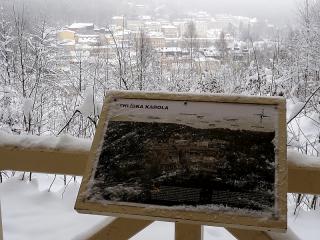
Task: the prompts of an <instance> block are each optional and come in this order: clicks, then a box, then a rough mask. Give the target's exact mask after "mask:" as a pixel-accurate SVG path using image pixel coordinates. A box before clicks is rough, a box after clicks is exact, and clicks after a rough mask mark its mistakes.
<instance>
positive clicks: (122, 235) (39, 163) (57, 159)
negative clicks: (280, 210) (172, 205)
mask: <svg viewBox="0 0 320 240" xmlns="http://www.w3.org/2000/svg"><path fill="white" fill-rule="evenodd" d="M88 155H89V152H88V151H87V150H77V151H72V150H62V149H44V148H20V147H18V146H6V147H0V170H14V171H26V172H29V171H30V172H41V173H52V174H68V175H77V176H82V175H83V173H84V171H85V167H86V164H87V161H88ZM290 157H291V156H290V154H288V179H289V180H288V181H289V183H288V192H291V193H309V194H320V184H319V182H320V165H319V167H310V166H307V165H301V164H298V163H297V162H296V161H292V160H291V159H290ZM151 223H152V221H148V220H136V219H135V220H133V219H125V218H112V220H111V221H110V222H109V223H108V224H107V225H106V226H105V227H103V228H102V229H100V230H99V231H98V232H96V233H94V234H92V235H91V236H89V237H88V239H90V240H97V239H99V240H100V239H101V240H102V239H108V240H127V239H129V238H131V237H132V236H134V235H135V234H137V233H138V232H139V231H141V230H142V229H144V228H146V227H147V226H148V225H150V224H151ZM1 228H2V227H1V215H0V240H1V238H2V236H1V235H2V229H1ZM227 230H228V231H229V232H230V233H231V234H232V235H233V236H235V237H236V238H237V239H239V240H271V239H277V237H278V236H281V234H279V235H277V234H275V233H272V234H268V233H267V232H263V231H255V230H244V229H234V228H227ZM202 232H203V226H200V225H192V224H184V223H175V239H176V240H200V239H202ZM271 235H272V237H271ZM281 237H282V239H288V240H293V239H296V238H294V237H293V235H292V234H288V235H285V236H283V235H282V236H281Z"/></svg>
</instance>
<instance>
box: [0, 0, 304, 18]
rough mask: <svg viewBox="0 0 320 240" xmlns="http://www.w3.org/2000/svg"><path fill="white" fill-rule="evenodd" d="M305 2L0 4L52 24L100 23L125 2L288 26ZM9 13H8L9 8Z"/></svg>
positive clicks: (40, 0)
mask: <svg viewBox="0 0 320 240" xmlns="http://www.w3.org/2000/svg"><path fill="white" fill-rule="evenodd" d="M302 1H305V0H0V5H1V2H2V3H8V5H10V4H19V3H20V5H22V4H23V5H24V6H25V7H27V8H32V9H34V10H35V12H37V11H38V12H39V10H40V9H41V8H44V9H46V11H47V14H48V15H52V17H54V19H56V21H58V20H59V19H62V17H61V16H62V15H64V16H67V19H68V21H70V22H72V21H76V20H78V21H80V20H81V21H96V22H97V21H98V22H99V21H101V22H103V21H104V20H105V19H106V18H108V17H109V18H110V16H111V15H113V14H124V12H125V11H126V10H128V9H127V7H128V5H127V3H128V2H132V3H133V4H144V5H146V6H149V9H151V10H153V9H154V8H155V7H157V6H159V5H164V6H166V7H165V10H166V11H168V14H169V15H170V16H172V17H174V15H176V14H177V13H180V14H183V13H185V12H188V11H197V10H198V11H201V10H202V11H207V12H208V13H210V14H212V15H214V14H219V13H226V14H232V15H242V16H248V17H257V18H259V19H260V20H264V19H269V20H270V21H271V22H278V23H281V24H286V23H292V22H293V21H292V20H293V19H294V16H295V12H296V8H297V5H298V3H299V2H302ZM9 9H12V7H10V8H9Z"/></svg>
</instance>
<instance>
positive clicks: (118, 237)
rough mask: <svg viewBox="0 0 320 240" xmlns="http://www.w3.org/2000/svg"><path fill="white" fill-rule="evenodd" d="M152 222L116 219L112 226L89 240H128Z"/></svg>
mask: <svg viewBox="0 0 320 240" xmlns="http://www.w3.org/2000/svg"><path fill="white" fill-rule="evenodd" d="M152 222H153V221H148V220H138V219H126V218H115V219H114V220H113V221H111V223H110V224H108V225H107V226H105V227H104V228H102V229H100V230H99V231H98V232H96V233H95V234H94V235H92V236H91V237H89V238H88V240H103V239H105V240H128V239H130V238H131V237H133V236H134V235H136V234H137V233H138V232H140V231H141V230H143V229H144V228H146V227H147V226H149V225H150V224H151V223H152Z"/></svg>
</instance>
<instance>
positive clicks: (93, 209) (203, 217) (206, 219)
mask: <svg viewBox="0 0 320 240" xmlns="http://www.w3.org/2000/svg"><path fill="white" fill-rule="evenodd" d="M117 99H127V100H136V99H142V100H168V101H186V102H188V101H189V102H206V103H208V102H209V103H234V104H254V105H274V106H275V108H276V109H277V110H278V111H277V113H278V118H277V124H276V128H277V134H278V135H277V137H278V142H277V144H276V145H277V147H276V150H275V156H276V163H275V165H276V166H275V206H276V210H277V215H273V216H272V217H268V218H266V217H265V216H258V215H250V214H249V215H248V214H241V213H232V212H226V211H222V212H220V211H214V212H204V211H193V210H192V211H190V210H188V209H170V208H166V207H161V206H160V207H159V206H154V205H144V204H131V203H129V204H126V203H123V202H121V203H119V202H116V201H106V202H101V201H94V200H88V199H87V194H88V189H89V188H90V180H91V179H93V175H94V169H95V166H96V164H97V161H98V160H96V159H97V150H98V149H99V147H100V145H101V144H102V142H103V141H102V140H103V139H104V134H105V132H106V130H107V127H108V121H109V120H110V111H111V107H112V104H114V103H115V101H117ZM75 209H76V210H77V211H78V212H80V213H86V214H98V215H107V216H116V217H123V218H134V219H144V220H160V221H162V220H163V221H174V222H183V223H192V224H200V225H213V226H223V227H237V228H245V229H255V230H273V231H281V232H282V231H285V230H286V228H287V159H286V103H285V99H284V98H280V97H249V96H239V95H230V96H226V95H219V94H216V95H213V94H210V95H209V94H207V95H203V94H201V95H200V94H187V93H183V94H182V93H174V94H173V93H159V92H152V93H151V92H132V91H111V92H109V93H108V94H107V96H106V98H105V102H104V106H103V110H102V112H101V115H100V120H99V124H98V128H97V131H96V134H95V137H94V141H93V144H92V147H91V151H90V155H89V162H88V165H87V168H86V172H85V175H84V178H83V180H82V183H81V187H80V191H79V194H78V197H77V200H76V205H75Z"/></svg>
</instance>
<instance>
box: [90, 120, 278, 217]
mask: <svg viewBox="0 0 320 240" xmlns="http://www.w3.org/2000/svg"><path fill="white" fill-rule="evenodd" d="M274 137H275V133H274V132H258V131H248V130H230V129H221V128H219V129H217V128H213V129H198V128H193V127H190V126H186V125H182V124H181V125H180V124H175V123H150V122H149V123H147V122H129V121H127V122H125V121H123V122H109V125H108V129H107V132H106V134H105V136H104V144H103V147H102V151H101V155H100V157H99V161H98V166H97V171H96V174H95V177H94V184H93V188H92V191H91V193H90V195H89V196H88V199H89V200H90V199H98V200H112V201H121V202H131V203H144V204H152V205H162V206H175V207H177V206H194V207H199V206H200V207H207V208H208V209H209V208H210V206H220V207H221V206H222V207H226V208H239V209H244V210H249V211H250V210H254V211H261V212H269V213H272V212H273V211H274V205H275V197H274V190H275V189H274V184H275V147H274V144H273V142H272V141H273V139H274Z"/></svg>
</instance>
